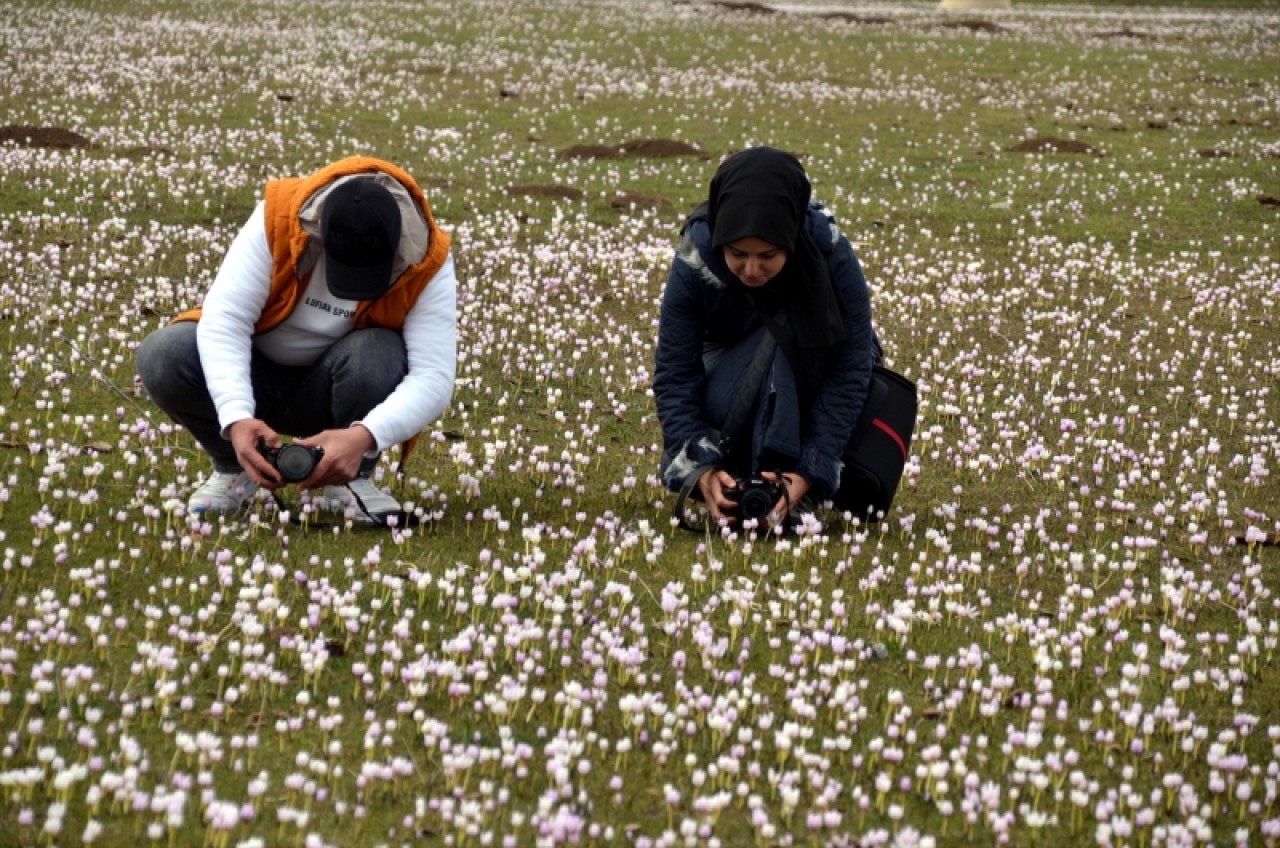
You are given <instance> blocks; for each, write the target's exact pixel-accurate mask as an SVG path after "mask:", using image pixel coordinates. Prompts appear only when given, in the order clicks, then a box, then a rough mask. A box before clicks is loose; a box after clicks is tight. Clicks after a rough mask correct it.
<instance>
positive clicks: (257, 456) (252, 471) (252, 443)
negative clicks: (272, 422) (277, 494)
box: [227, 418, 284, 490]
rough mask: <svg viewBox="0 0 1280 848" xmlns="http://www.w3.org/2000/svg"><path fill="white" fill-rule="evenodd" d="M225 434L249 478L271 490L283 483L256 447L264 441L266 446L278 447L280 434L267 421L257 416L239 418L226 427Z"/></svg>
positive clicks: (278, 474)
mask: <svg viewBox="0 0 1280 848" xmlns="http://www.w3.org/2000/svg"><path fill="white" fill-rule="evenodd" d="M227 434H228V435H229V436H231V445H232V447H234V448H235V449H236V460H237V461H238V462H239V463H240V467H241V468H243V469H244V471H245V473H246V474H248V475H249V479H251V480H253V482H255V483H257V484H258V485H260V486H265V487H266V488H268V489H272V490H275V489H278V488H280V487H281V486H283V485H284V481H283V480H282V479H280V473H279V472H278V471H276V470H275V468H273V467H272V465H271V463H270V462H268V461H267V458H266V457H264V456H263V455H262V452H261V451H260V450H259V449H258V448H259V445H261V444H262V443H264V442H265V443H266V445H267V447H272V448H278V447H280V434H279V433H277V432H276V431H275V430H272V429H271V428H270V427H268V426H267V422H265V421H261V420H259V419H257V418H241V419H240V420H239V421H237V422H236V423H234V424H232V425H231V426H230V427H229V428H228V430H227Z"/></svg>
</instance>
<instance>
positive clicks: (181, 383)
mask: <svg viewBox="0 0 1280 848" xmlns="http://www.w3.org/2000/svg"><path fill="white" fill-rule="evenodd" d="M456 289H457V280H456V278H455V276H454V263H453V258H452V257H451V255H450V253H449V235H448V234H447V233H445V232H444V231H443V230H441V229H440V228H439V227H438V226H436V223H435V221H434V219H433V218H432V215H431V210H430V208H429V207H428V205H427V200H426V197H425V196H424V195H423V193H422V189H420V188H419V187H418V185H417V183H415V182H414V180H413V178H412V177H410V176H409V174H407V173H406V172H404V171H403V170H401V169H400V168H398V167H396V166H395V165H392V164H390V163H388V162H383V161H381V160H378V159H373V158H367V157H351V158H347V159H343V160H341V161H339V162H335V163H334V164H332V165H329V166H327V167H325V168H322V169H321V170H319V171H317V172H316V173H314V174H312V175H311V176H309V177H302V178H290V179H282V180H273V181H270V182H268V183H267V185H266V192H265V197H264V199H263V200H262V202H260V203H259V204H258V205H257V208H255V209H254V211H253V214H252V215H251V216H250V217H249V220H248V222H247V223H246V224H245V225H244V227H243V228H242V229H241V230H240V232H239V234H238V235H237V236H236V238H235V240H234V241H233V242H232V244H231V247H230V249H229V250H228V251H227V255H226V257H225V258H224V260H223V263H222V266H221V268H220V269H219V271H218V274H217V277H216V278H215V280H214V282H213V285H212V286H211V287H210V288H209V292H208V294H207V295H206V297H205V299H204V303H203V304H202V306H201V307H199V308H197V309H193V310H191V311H189V312H186V313H183V314H182V315H179V316H178V317H177V318H176V319H174V321H173V323H171V324H169V325H167V326H165V327H163V328H161V329H159V330H157V331H156V332H154V333H152V334H151V335H150V336H148V337H147V338H146V339H145V340H144V341H143V343H142V345H141V346H140V347H139V349H138V354H137V368H138V374H139V377H140V378H141V380H142V385H143V387H144V388H145V389H146V391H147V394H148V395H149V396H150V397H151V399H152V400H153V401H154V402H155V403H156V405H157V406H159V407H160V408H161V409H162V410H164V412H165V413H166V414H167V415H168V416H169V417H170V418H172V419H173V420H174V421H175V422H177V423H178V424H181V425H182V426H183V427H185V428H186V429H187V430H189V431H190V432H191V434H192V435H193V436H194V437H195V439H196V441H198V442H199V443H200V446H201V447H202V448H203V449H204V451H205V453H207V454H208V455H209V459H210V461H211V462H212V465H213V472H212V474H210V475H209V476H208V477H207V478H206V479H205V480H204V482H203V484H202V485H200V486H199V487H198V488H197V489H196V490H195V491H194V492H193V493H192V494H191V497H190V499H189V500H188V502H187V510H188V512H190V513H203V514H205V515H213V514H219V513H230V512H234V511H237V510H239V509H240V508H241V507H243V506H244V504H245V503H246V501H247V500H248V499H249V498H250V497H252V496H253V494H254V493H255V492H256V491H257V490H258V489H259V487H265V488H267V489H272V490H275V489H277V488H279V487H281V486H283V485H286V484H287V483H290V482H293V483H297V485H298V487H299V488H300V489H303V490H309V491H312V492H314V493H319V494H320V496H321V498H322V500H321V504H322V507H324V508H330V509H342V510H343V511H344V512H346V514H348V515H353V516H354V517H355V519H356V520H357V521H359V522H362V523H371V524H382V523H385V521H386V519H387V517H389V516H393V515H396V514H398V513H399V512H400V508H401V507H400V503H399V502H398V501H397V500H396V499H395V498H393V497H392V496H391V495H390V494H388V493H386V492H384V491H382V490H381V489H379V488H378V487H377V486H376V485H375V484H374V482H373V480H372V479H371V474H372V472H373V470H374V468H375V466H376V465H377V462H378V456H379V454H380V452H381V451H383V450H385V449H387V448H388V447H391V446H392V445H395V444H398V443H401V442H406V441H408V440H410V439H411V438H413V437H414V436H416V435H417V434H418V433H419V432H420V431H422V430H423V429H424V428H426V427H427V425H429V424H430V423H431V422H432V421H434V420H435V419H436V418H437V417H439V415H440V414H441V413H442V412H443V411H444V409H445V407H446V406H447V405H448V403H449V400H450V398H451V396H452V393H453V382H454V376H455V373H456V370H457V311H456ZM281 434H287V435H290V436H293V437H295V438H294V442H293V444H295V445H300V446H305V447H307V448H311V449H312V450H310V451H306V452H305V453H306V454H307V455H308V456H310V458H311V460H310V462H308V461H306V459H305V457H304V458H303V461H302V462H295V461H294V460H296V459H298V458H299V457H298V456H297V455H296V454H297V453H298V452H297V451H294V452H293V454H291V455H289V461H288V462H281V461H279V460H281V459H283V458H284V457H285V456H286V455H285V454H281V453H279V450H280V449H281V448H282V447H285V449H286V451H288V450H290V449H289V448H288V447H286V446H285V445H284V442H283V441H282V439H281ZM282 469H283V470H284V471H285V473H284V474H282V473H281V471H282ZM299 473H305V475H306V476H305V477H302V478H301V479H296V476H297V474H299Z"/></svg>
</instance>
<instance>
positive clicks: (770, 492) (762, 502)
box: [724, 477, 787, 521]
mask: <svg viewBox="0 0 1280 848" xmlns="http://www.w3.org/2000/svg"><path fill="white" fill-rule="evenodd" d="M786 491H787V490H786V487H785V486H783V485H782V484H781V483H775V482H773V481H772V480H766V479H764V478H763V477H746V478H742V477H739V478H736V479H735V480H734V484H733V487H732V488H729V489H725V492H724V494H725V497H727V498H730V499H732V500H733V501H735V502H736V503H737V507H735V508H734V509H732V510H730V514H731V515H733V516H735V517H737V518H738V519H739V520H741V521H748V520H750V519H753V518H754V519H757V520H759V519H763V518H764V517H765V516H767V515H768V514H769V512H770V511H771V510H772V509H773V505H774V504H776V503H777V502H778V500H779V499H780V498H781V497H782V496H783V495H784V494H785V493H786Z"/></svg>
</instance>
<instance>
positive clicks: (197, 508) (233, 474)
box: [187, 471, 258, 515]
mask: <svg viewBox="0 0 1280 848" xmlns="http://www.w3.org/2000/svg"><path fill="white" fill-rule="evenodd" d="M257 491H258V484H257V483H255V482H253V481H252V480H250V479H249V475H248V474H245V473H244V472H243V471H215V472H213V473H212V474H210V475H209V477H208V478H207V479H206V480H205V481H204V482H203V483H201V484H200V487H199V488H198V489H196V490H195V491H194V492H192V493H191V497H190V498H188V499H187V514H189V515H222V514H224V513H228V512H239V511H240V510H241V509H243V508H244V505H245V504H246V503H248V502H249V499H250V498H252V497H253V496H254V494H256V493H257Z"/></svg>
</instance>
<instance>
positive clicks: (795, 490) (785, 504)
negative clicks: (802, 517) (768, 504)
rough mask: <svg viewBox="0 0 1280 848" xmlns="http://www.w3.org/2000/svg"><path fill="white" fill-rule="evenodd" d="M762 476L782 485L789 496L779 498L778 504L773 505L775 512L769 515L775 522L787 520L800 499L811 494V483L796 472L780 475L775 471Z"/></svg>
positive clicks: (762, 473)
mask: <svg viewBox="0 0 1280 848" xmlns="http://www.w3.org/2000/svg"><path fill="white" fill-rule="evenodd" d="M760 476H761V477H763V478H764V479H766V480H770V481H772V482H774V483H779V482H780V483H782V485H783V486H784V487H786V490H787V494H786V495H784V496H783V497H780V498H778V502H777V503H776V504H774V505H773V511H772V512H771V513H769V519H770V520H771V521H774V522H777V521H781V520H782V519H784V518H786V517H787V513H788V512H790V511H791V509H792V507H794V506H795V505H796V504H798V503H800V499H801V498H803V497H804V496H805V495H806V494H808V492H809V481H808V480H806V479H805V478H804V477H803V476H802V475H800V474H796V473H795V472H787V473H785V474H778V473H777V472H774V471H762V472H761V473H760Z"/></svg>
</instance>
